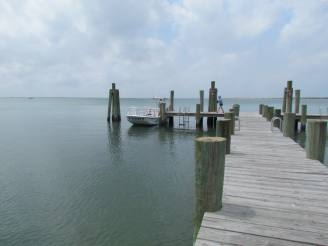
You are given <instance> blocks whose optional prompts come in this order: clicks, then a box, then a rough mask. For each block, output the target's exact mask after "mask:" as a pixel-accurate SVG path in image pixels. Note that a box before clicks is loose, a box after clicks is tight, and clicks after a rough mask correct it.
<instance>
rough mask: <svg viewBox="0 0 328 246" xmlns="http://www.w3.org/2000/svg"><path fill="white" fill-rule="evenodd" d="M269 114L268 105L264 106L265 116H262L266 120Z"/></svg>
mask: <svg viewBox="0 0 328 246" xmlns="http://www.w3.org/2000/svg"><path fill="white" fill-rule="evenodd" d="M267 114H268V105H264V106H263V114H262V116H263V117H264V118H266V117H267Z"/></svg>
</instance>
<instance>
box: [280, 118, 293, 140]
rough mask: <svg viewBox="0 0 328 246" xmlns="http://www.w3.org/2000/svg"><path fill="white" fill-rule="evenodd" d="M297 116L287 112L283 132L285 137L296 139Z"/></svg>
mask: <svg viewBox="0 0 328 246" xmlns="http://www.w3.org/2000/svg"><path fill="white" fill-rule="evenodd" d="M294 126H295V114H294V113H289V112H286V113H284V119H283V121H282V132H283V135H284V136H285V137H290V138H292V137H294V135H295V129H294Z"/></svg>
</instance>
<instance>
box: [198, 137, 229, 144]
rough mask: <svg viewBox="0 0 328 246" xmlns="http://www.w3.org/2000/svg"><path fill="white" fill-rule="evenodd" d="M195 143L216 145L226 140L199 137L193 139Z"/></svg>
mask: <svg viewBox="0 0 328 246" xmlns="http://www.w3.org/2000/svg"><path fill="white" fill-rule="evenodd" d="M195 141H197V142H203V143H218V142H224V141H226V139H225V138H222V137H199V138H195Z"/></svg>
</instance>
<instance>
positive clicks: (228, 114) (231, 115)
mask: <svg viewBox="0 0 328 246" xmlns="http://www.w3.org/2000/svg"><path fill="white" fill-rule="evenodd" d="M224 118H225V119H228V120H231V121H230V133H231V135H234V134H235V113H234V112H225V113H224Z"/></svg>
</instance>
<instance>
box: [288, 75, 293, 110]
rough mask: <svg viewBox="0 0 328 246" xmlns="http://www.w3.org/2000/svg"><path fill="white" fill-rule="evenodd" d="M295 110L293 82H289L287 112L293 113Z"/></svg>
mask: <svg viewBox="0 0 328 246" xmlns="http://www.w3.org/2000/svg"><path fill="white" fill-rule="evenodd" d="M292 109H293V81H291V80H289V81H287V97H286V112H287V113H291V112H293V111H292Z"/></svg>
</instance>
